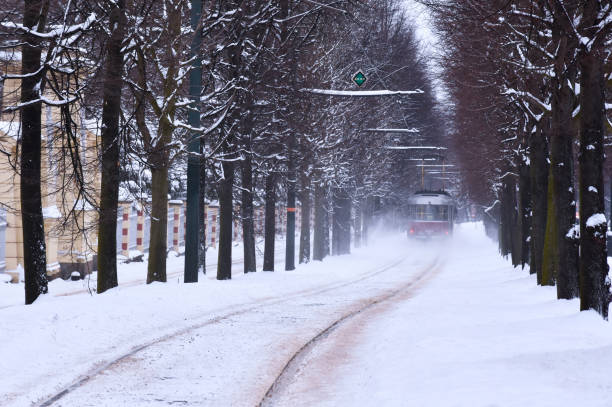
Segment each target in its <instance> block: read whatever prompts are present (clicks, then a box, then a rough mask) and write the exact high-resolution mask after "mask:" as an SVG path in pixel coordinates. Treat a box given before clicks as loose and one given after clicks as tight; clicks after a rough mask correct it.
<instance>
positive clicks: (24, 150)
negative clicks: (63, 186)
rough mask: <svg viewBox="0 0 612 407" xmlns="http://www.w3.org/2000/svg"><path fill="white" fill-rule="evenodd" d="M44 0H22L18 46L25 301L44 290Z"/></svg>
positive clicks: (45, 10) (45, 274)
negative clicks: (19, 46) (42, 156)
mask: <svg viewBox="0 0 612 407" xmlns="http://www.w3.org/2000/svg"><path fill="white" fill-rule="evenodd" d="M48 11H49V1H48V0H25V1H24V12H23V26H24V27H26V28H27V30H26V31H25V32H24V34H23V37H22V43H23V45H22V48H21V75H22V79H21V103H22V104H23V107H22V109H21V161H20V163H21V182H20V194H21V223H22V227H23V246H24V247H23V257H24V259H23V260H24V272H25V302H26V304H31V303H33V302H34V301H35V300H36V299H37V298H38V296H39V295H41V294H46V293H47V291H48V288H47V261H46V245H45V229H44V221H43V214H42V196H41V164H40V161H41V106H42V101H41V96H42V82H43V77H44V74H45V70H44V69H42V67H41V54H42V48H41V46H40V45H41V40H40V37H39V35H41V34H42V33H43V32H44V30H45V25H46V20H47V13H48Z"/></svg>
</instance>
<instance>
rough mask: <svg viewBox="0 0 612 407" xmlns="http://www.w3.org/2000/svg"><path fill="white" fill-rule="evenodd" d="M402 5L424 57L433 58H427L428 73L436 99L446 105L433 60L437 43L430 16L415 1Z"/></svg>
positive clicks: (437, 68)
mask: <svg viewBox="0 0 612 407" xmlns="http://www.w3.org/2000/svg"><path fill="white" fill-rule="evenodd" d="M404 4H405V7H406V10H407V11H408V15H409V16H410V18H411V19H412V21H413V22H414V24H415V26H416V35H417V38H418V40H419V41H420V42H421V44H422V46H421V49H422V51H423V52H424V53H425V54H426V55H428V56H430V57H434V58H427V61H428V65H429V71H430V72H432V76H431V78H432V79H433V80H434V86H435V89H436V97H437V99H438V100H439V101H440V102H442V103H446V102H448V96H447V94H446V92H445V89H444V83H443V82H441V80H440V71H441V67H440V66H439V65H438V59H437V58H435V56H436V52H437V48H438V47H439V41H438V38H437V36H436V35H435V34H434V32H433V30H432V25H431V15H430V14H429V12H428V10H427V7H425V6H423V5H422V4H420V3H417V2H416V1H415V0H404Z"/></svg>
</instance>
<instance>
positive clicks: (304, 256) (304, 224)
mask: <svg viewBox="0 0 612 407" xmlns="http://www.w3.org/2000/svg"><path fill="white" fill-rule="evenodd" d="M300 183H301V185H302V190H301V191H300V203H301V204H302V219H301V227H300V251H299V253H300V255H299V262H300V264H301V263H308V262H310V177H309V176H308V174H306V173H305V171H302V175H301V182H300Z"/></svg>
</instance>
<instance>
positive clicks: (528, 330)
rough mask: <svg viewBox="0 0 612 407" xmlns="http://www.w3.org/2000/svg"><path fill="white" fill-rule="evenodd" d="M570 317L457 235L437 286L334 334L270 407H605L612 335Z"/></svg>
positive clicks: (492, 252) (567, 304)
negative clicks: (330, 356) (292, 383)
mask: <svg viewBox="0 0 612 407" xmlns="http://www.w3.org/2000/svg"><path fill="white" fill-rule="evenodd" d="M578 309H579V304H578V301H577V300H573V301H557V300H556V291H555V288H554V287H537V286H536V282H535V277H534V276H529V274H528V272H527V271H522V270H520V269H517V270H514V269H513V268H512V266H511V265H509V263H508V262H507V261H504V260H503V259H500V258H499V255H498V253H497V248H496V246H495V244H494V243H492V242H491V241H489V240H488V239H487V238H486V237H485V236H484V233H483V232H482V230H481V229H480V227H479V225H461V226H460V227H459V229H458V232H457V234H456V239H455V241H454V243H453V248H452V254H451V256H450V259H449V261H448V263H447V265H446V270H445V271H444V272H443V273H442V274H441V275H440V276H439V277H438V278H436V279H435V280H433V281H432V282H431V283H430V284H429V285H428V286H427V287H426V289H424V290H422V291H421V292H420V293H419V294H418V295H416V296H413V297H411V298H408V299H406V300H405V301H402V302H399V303H395V304H393V305H392V306H390V307H386V309H383V310H377V311H376V315H363V318H362V319H361V320H359V321H357V320H356V321H353V326H351V324H347V326H344V327H341V328H340V329H338V330H336V331H335V332H334V333H333V334H332V335H330V337H329V338H328V340H327V341H325V343H322V344H321V345H320V346H318V347H317V348H316V352H313V354H312V355H311V356H310V360H309V363H308V365H307V366H304V368H303V370H302V373H301V375H300V377H296V378H295V385H294V386H293V387H291V388H288V389H286V391H285V392H284V393H283V395H282V397H280V398H279V399H278V401H277V405H286V406H313V405H316V406H340V405H342V406H418V407H427V406H441V407H442V406H444V407H446V406H465V407H478V406H482V407H484V406H500V407H501V406H508V407H510V406H513V407H514V406H516V407H524V406H538V407H544V406H551V407H553V406H554V407H560V406H572V407H576V406H585V407H587V406H588V407H594V406H601V407H609V406H612V381H611V377H612V376H611V375H610V371H611V369H612V329H611V327H610V324H609V323H607V322H604V321H602V320H601V318H600V317H599V315H598V314H596V313H595V312H582V313H580V312H578ZM366 320H367V323H368V324H367V325H363V324H360V323H361V322H364V321H366ZM347 332H350V335H347ZM347 337H350V338H351V340H350V341H348V342H347ZM338 352H341V354H342V358H339V357H335V358H334V359H333V360H334V362H335V363H337V364H336V365H333V364H332V365H330V363H329V355H330V354H337V353H338ZM322 368H325V372H326V375H325V376H324V377H322V376H321V369H322Z"/></svg>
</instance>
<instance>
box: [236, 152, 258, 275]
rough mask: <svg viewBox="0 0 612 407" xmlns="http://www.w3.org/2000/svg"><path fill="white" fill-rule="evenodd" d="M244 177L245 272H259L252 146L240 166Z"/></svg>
mask: <svg viewBox="0 0 612 407" xmlns="http://www.w3.org/2000/svg"><path fill="white" fill-rule="evenodd" d="M240 169H241V177H242V195H241V200H242V204H241V205H240V211H241V217H242V242H243V245H244V272H245V273H251V272H255V271H257V265H256V262H255V222H254V217H253V191H254V186H253V163H252V159H251V153H250V144H249V146H248V149H247V153H246V156H245V159H244V160H243V161H242V162H241V164H240Z"/></svg>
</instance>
